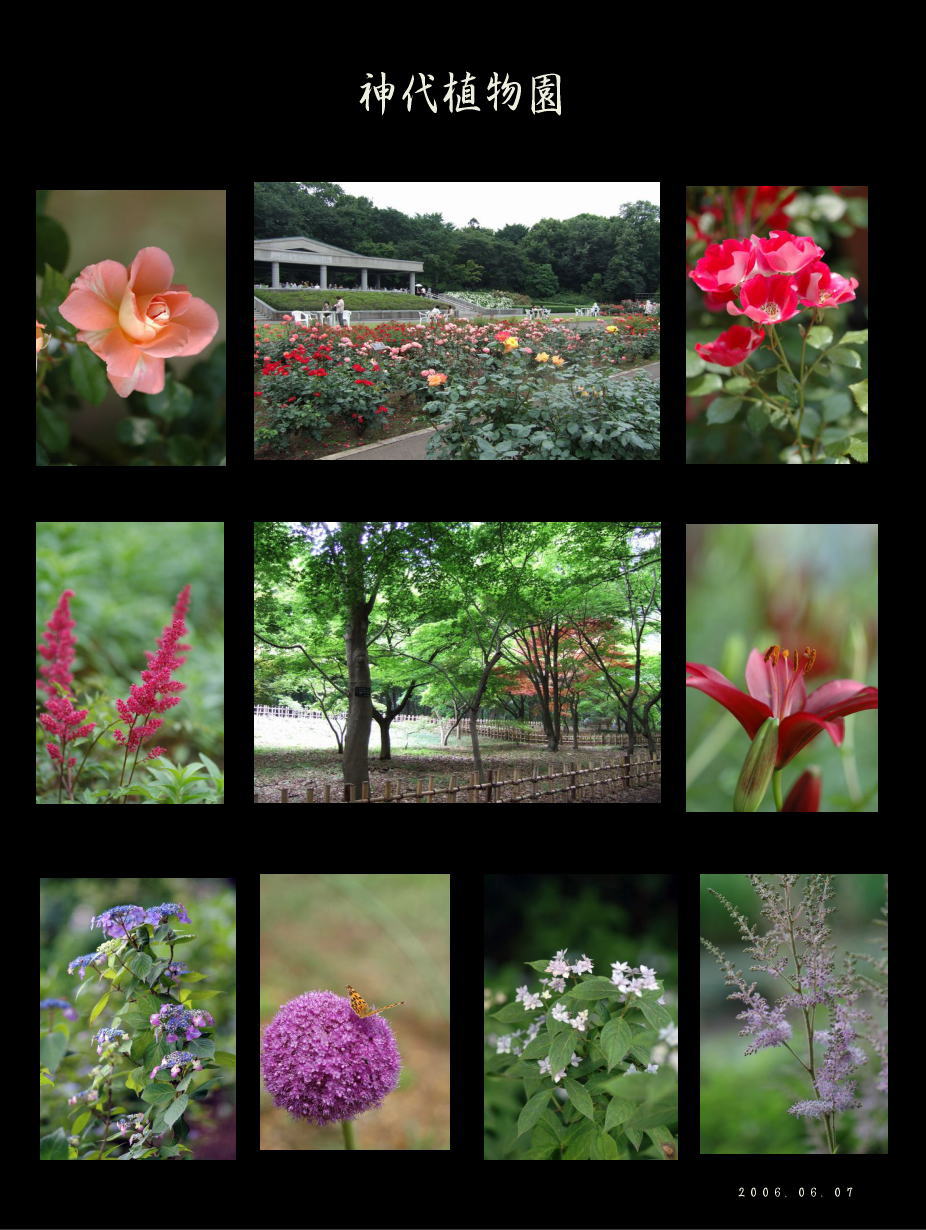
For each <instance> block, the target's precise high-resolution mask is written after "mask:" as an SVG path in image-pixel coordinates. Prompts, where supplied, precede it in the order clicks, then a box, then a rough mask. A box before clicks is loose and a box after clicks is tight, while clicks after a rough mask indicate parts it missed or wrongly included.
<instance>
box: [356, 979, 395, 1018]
mask: <svg viewBox="0 0 926 1230" xmlns="http://www.w3.org/2000/svg"><path fill="white" fill-rule="evenodd" d="M347 993H348V995H349V996H350V1006H351V1007H352V1008H353V1010H354V1012H356V1014H357V1016H361V1017H363V1016H376V1014H377V1013H378V1012H385V1011H386V1009H387V1008H398V1006H399V1004H404V1003H405V1000H404V999H397V1000H396V1001H395V1003H394V1004H386V1007H385V1008H371V1007H370V1005H369V1004H368V1003H367V1001H366V1000H365V999H364V998H363V996H362V995H361V994H360V993H359V992H358V991H355V990H354V988H353V987H352V986H351V985H350V984H348V987H347Z"/></svg>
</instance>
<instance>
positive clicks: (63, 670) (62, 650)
mask: <svg viewBox="0 0 926 1230" xmlns="http://www.w3.org/2000/svg"><path fill="white" fill-rule="evenodd" d="M73 597H74V591H73V589H66V590H65V591H64V593H63V594H62V595H61V597H60V598H59V599H58V605H57V606H56V607H55V611H54V614H53V615H52V617H51V619H49V621H48V622H47V623H46V625H45V627H46V628H47V629H48V631H47V632H43V633H42V637H43V639H44V640H45V641H47V644H45V645H39V646H38V647H37V648H38V651H39V653H40V654H41V655H42V657H43V658H46V659H47V660H48V661H49V662H51V666H40V667H39V674H40V675H44V677H45V678H44V680H42V679H36V681H35V686H36V687H37V688H41V689H42V690H43V691H45V692H47V693H48V695H49V696H58V695H60V692H61V689H60V688H57V687H55V684H56V683H59V684H61V688H63V689H64V690H65V691H67V692H69V691H70V690H71V683H72V681H73V679H74V676H73V675H72V674H71V671H70V666H71V663H72V662H73V661H74V646H75V645H76V644H77V640H76V638H75V637H74V635H73V634H72V632H71V629H72V628H73V627H74V620H73V619H72V618H71V611H70V608H69V606H68V601H69V599H71V598H73Z"/></svg>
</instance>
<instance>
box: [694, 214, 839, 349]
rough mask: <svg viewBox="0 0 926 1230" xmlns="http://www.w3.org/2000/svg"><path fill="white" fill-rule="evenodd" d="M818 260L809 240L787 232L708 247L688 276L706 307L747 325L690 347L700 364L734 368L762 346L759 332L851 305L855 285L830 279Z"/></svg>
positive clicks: (834, 275)
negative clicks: (808, 312)
mask: <svg viewBox="0 0 926 1230" xmlns="http://www.w3.org/2000/svg"><path fill="white" fill-rule="evenodd" d="M824 255H825V253H824V251H823V249H822V248H821V247H820V246H819V244H817V243H816V241H815V240H813V239H811V238H810V237H809V236H807V235H792V234H790V233H789V232H788V231H770V232H769V235H768V238H766V239H760V238H759V236H758V235H751V236H750V237H749V239H724V240H723V242H722V243H712V244H709V245H708V248H707V251H706V252H705V253H704V255H703V256H702V257H701V259H700V260H699V261H698V262H697V264H696V265H695V267H694V269H692V271H691V273H690V274H689V275H688V276H689V277H690V278H691V280H692V281H693V282H694V284H695V285H696V286H697V287H699V289H701V290H703V291H704V292H705V295H706V305H707V307H709V308H711V309H712V310H723V309H726V311H727V312H728V313H729V314H730V315H731V316H745V317H747V318H748V319H749V320H750V321H752V322H753V323H752V325H734V326H732V327H731V328H730V329H728V330H727V331H726V332H725V333H722V334H721V335H720V336H719V337H718V338H716V339H715V340H714V341H713V342H709V343H708V344H707V345H702V344H700V343H699V344H698V345H696V346H695V350H697V352H698V354H699V355H700V356H701V358H702V359H704V360H705V361H706V362H708V363H717V364H719V365H720V366H721V367H735V366H737V365H738V364H740V363H744V362H745V361H746V359H747V358H748V357H749V355H750V354H751V353H752V352H753V351H754V350H757V349H758V348H759V347H760V346H761V345H762V343H763V340H764V338H765V332H764V329H763V328H762V327H761V326H763V325H768V326H774V325H777V324H782V323H783V322H784V321H786V320H791V319H792V317H794V316H796V315H797V314H798V312H799V311H801V309H802V308H813V309H815V310H822V309H824V308H833V307H839V306H841V305H842V304H843V303H848V302H849V301H850V300H852V299H854V298H855V288H856V287H857V286H858V280H857V279H856V278H845V277H843V276H842V275H841V274H838V273H833V272H832V270H831V269H830V268H829V266H828V265H826V264H825V263H824V262H823V261H822V260H821V259H820V258H821V257H822V256H824ZM737 298H738V299H739V304H737V303H736V299H737Z"/></svg>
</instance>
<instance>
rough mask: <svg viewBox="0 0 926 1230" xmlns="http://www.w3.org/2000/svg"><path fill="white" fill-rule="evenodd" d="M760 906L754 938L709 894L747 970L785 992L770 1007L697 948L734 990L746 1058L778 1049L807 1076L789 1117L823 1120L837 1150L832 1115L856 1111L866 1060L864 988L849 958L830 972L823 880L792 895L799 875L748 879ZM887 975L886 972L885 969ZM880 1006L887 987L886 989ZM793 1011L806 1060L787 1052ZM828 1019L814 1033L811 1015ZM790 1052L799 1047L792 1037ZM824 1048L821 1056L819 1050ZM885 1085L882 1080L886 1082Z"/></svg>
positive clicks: (731, 969)
mask: <svg viewBox="0 0 926 1230" xmlns="http://www.w3.org/2000/svg"><path fill="white" fill-rule="evenodd" d="M747 878H748V879H749V882H750V884H751V885H752V887H753V888H754V890H755V892H756V895H757V896H758V898H759V901H760V903H761V913H762V917H763V920H764V921H765V923H766V924H767V929H766V930H765V931H764V932H760V930H759V928H757V927H755V926H754V925H753V924H752V923H751V922H750V921H749V919H747V918H746V917H745V916H744V915H743V914H742V913H741V912H740V911H739V910H738V909H736V907H735V906H734V905H732V904H731V903H730V902H729V901H727V899H726V898H725V897H723V896H722V895H721V894H720V893H718V892H716V891H715V890H714V889H710V890H709V891H710V892H711V893H712V894H713V896H715V897H716V898H717V899H718V900H719V901H720V902H721V904H722V905H723V906H724V907H725V909H726V910H727V912H728V913H729V914H730V916H731V917H732V918H733V920H734V922H735V923H736V925H737V928H738V929H739V932H740V936H741V938H742V940H743V941H744V943H745V948H746V952H747V953H748V954H749V955H750V956H751V957H752V958H753V960H754V961H755V964H753V965H751V966H750V969H751V970H754V971H758V972H762V973H766V974H770V975H772V976H773V977H776V978H780V979H781V980H782V981H783V982H784V983H785V984H786V985H787V987H788V988H789V989H788V991H787V992H786V993H785V994H783V995H781V996H780V997H779V998H778V999H777V1000H776V1001H775V1003H774V1005H770V1004H769V1003H768V1001H767V1000H766V999H765V998H764V997H763V996H762V995H760V994H759V993H758V992H757V991H756V984H755V983H752V984H751V985H749V986H747V985H746V980H745V977H744V976H743V974H742V973H741V971H740V970H738V969H737V968H736V967H735V966H734V965H733V963H732V962H730V961H729V960H727V958H726V957H725V956H724V955H723V953H722V952H720V951H719V949H717V948H716V947H715V946H714V945H713V944H711V943H710V942H709V941H707V940H705V939H703V938H702V941H701V942H702V943H703V944H704V946H705V947H706V948H707V949H708V951H709V952H711V953H712V954H713V955H714V957H715V958H716V959H717V961H718V962H719V964H720V966H721V968H722V969H723V971H724V975H725V980H726V983H727V985H728V986H733V987H735V988H736V990H735V991H734V992H733V993H732V994H731V995H730V996H729V998H730V999H738V1000H741V1001H742V1002H743V1004H744V1010H743V1011H742V1012H740V1013H739V1014H738V1017H737V1019H738V1020H741V1021H744V1022H745V1024H744V1028H743V1029H741V1030H740V1033H741V1034H743V1035H751V1036H752V1038H753V1041H752V1043H751V1045H750V1046H749V1047H748V1048H747V1050H746V1052H745V1053H746V1054H747V1055H752V1054H755V1052H756V1051H759V1050H762V1049H763V1048H765V1047H770V1046H779V1045H783V1046H784V1047H785V1048H786V1049H787V1050H788V1051H790V1052H791V1054H792V1055H793V1056H794V1058H795V1059H797V1061H798V1062H799V1063H800V1065H801V1067H802V1068H803V1069H804V1071H805V1072H806V1073H807V1076H808V1077H809V1078H810V1082H811V1085H812V1089H813V1094H814V1096H813V1097H812V1098H807V1099H803V1100H800V1101H797V1102H795V1103H794V1104H793V1105H792V1106H791V1107H790V1113H791V1114H793V1115H796V1116H801V1117H804V1118H807V1119H822V1120H823V1125H824V1129H825V1138H826V1144H827V1147H828V1149H829V1151H830V1152H831V1153H835V1152H836V1148H837V1145H836V1128H835V1116H836V1115H837V1114H838V1113H839V1112H841V1111H846V1110H855V1109H858V1108H859V1107H860V1106H861V1102H860V1100H859V1098H858V1097H857V1095H856V1080H855V1079H854V1076H853V1073H854V1072H855V1070H856V1069H857V1068H859V1067H861V1066H863V1065H865V1064H867V1062H868V1056H867V1054H866V1053H865V1051H864V1050H863V1049H862V1047H861V1045H860V1043H861V1041H862V1040H863V1035H860V1034H859V1033H858V1032H857V1030H856V1024H857V1022H859V1021H863V1022H870V1021H871V1017H870V1015H869V1014H868V1013H867V1012H866V1011H865V1010H864V1009H862V1008H861V1007H859V1006H858V1005H857V1001H858V999H859V998H860V997H861V995H862V994H863V993H864V992H865V991H866V990H868V989H869V988H868V987H866V985H865V982H866V980H865V979H863V978H861V977H860V976H859V975H858V974H857V973H856V970H855V956H854V955H853V954H851V953H850V954H846V956H845V958H844V964H843V968H842V970H841V971H839V972H837V970H836V967H835V949H834V946H833V945H832V944H831V943H830V928H829V925H828V921H827V919H828V916H829V914H831V913H832V908H833V907H832V906H830V905H829V904H828V902H829V901H830V900H831V898H832V895H833V889H832V884H831V879H830V877H829V876H828V875H822V874H820V875H810V876H808V877H807V879H806V882H805V884H804V886H803V893H802V895H800V897H798V889H797V882H798V880H799V879H800V876H799V875H797V874H790V875H778V876H777V877H775V882H774V883H773V882H772V881H770V880H765V879H763V878H762V877H760V876H758V875H749V876H748V877H747ZM884 972H885V974H886V969H885V971H884ZM884 1001H885V1002H886V988H885V990H884ZM791 1010H794V1011H796V1012H797V1013H798V1014H799V1026H800V1028H801V1032H802V1034H803V1037H804V1038H805V1039H806V1057H802V1055H800V1054H798V1052H797V1051H796V1050H794V1049H792V1047H791V1045H789V1042H790V1040H791V1038H792V1032H793V1031H792V1025H791V1023H790V1022H789V1021H788V1019H787V1013H788V1012H789V1011H791ZM821 1010H825V1011H826V1012H827V1013H828V1028H826V1029H820V1028H815V1024H816V1023H817V1022H816V1016H817V1013H818V1012H819V1011H821ZM867 1041H868V1042H869V1044H870V1045H871V1046H872V1047H873V1049H874V1050H875V1052H876V1053H878V1054H879V1056H880V1055H881V1047H880V1044H881V1043H882V1042H883V1049H884V1057H885V1059H886V1036H884V1035H883V1033H882V1032H879V1031H877V1030H873V1031H872V1034H871V1036H870V1037H868V1038H867ZM794 1046H795V1047H799V1049H800V1044H799V1043H798V1041H797V1039H795V1041H794ZM821 1047H822V1048H823V1051H822V1056H821V1054H820V1048H821ZM885 1084H886V1076H885Z"/></svg>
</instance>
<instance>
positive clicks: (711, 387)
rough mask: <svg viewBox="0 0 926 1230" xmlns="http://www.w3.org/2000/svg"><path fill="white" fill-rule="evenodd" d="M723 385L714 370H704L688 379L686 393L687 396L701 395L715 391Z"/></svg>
mask: <svg viewBox="0 0 926 1230" xmlns="http://www.w3.org/2000/svg"><path fill="white" fill-rule="evenodd" d="M722 386H723V381H722V380H721V379H720V377H719V376H718V375H716V374H715V373H714V372H704V373H703V374H702V375H700V376H695V378H694V380H689V382H688V387H687V393H688V396H689V397H702V396H703V395H704V394H705V393H716V392H717V390H718V389H719V388H721V387H722Z"/></svg>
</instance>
